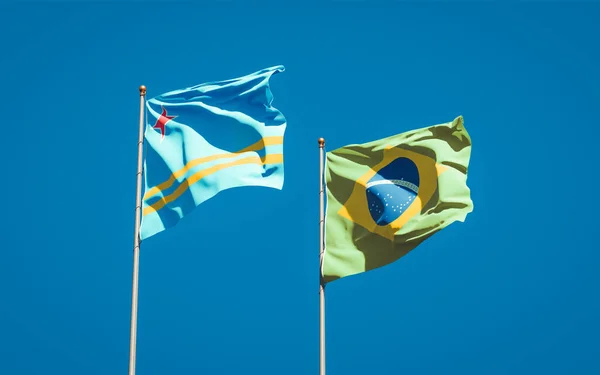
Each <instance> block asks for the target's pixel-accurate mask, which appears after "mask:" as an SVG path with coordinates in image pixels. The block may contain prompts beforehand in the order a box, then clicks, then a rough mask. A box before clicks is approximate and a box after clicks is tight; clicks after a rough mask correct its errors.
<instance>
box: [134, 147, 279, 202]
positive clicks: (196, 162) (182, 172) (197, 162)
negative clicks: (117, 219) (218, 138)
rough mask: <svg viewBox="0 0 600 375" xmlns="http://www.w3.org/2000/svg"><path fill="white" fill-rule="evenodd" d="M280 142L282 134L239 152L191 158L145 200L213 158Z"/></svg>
mask: <svg viewBox="0 0 600 375" xmlns="http://www.w3.org/2000/svg"><path fill="white" fill-rule="evenodd" d="M280 144H283V137H282V136H276V137H264V138H262V139H261V140H260V141H258V142H256V143H254V144H252V145H250V146H248V147H246V148H243V149H241V150H240V151H237V152H233V153H227V154H217V155H209V156H205V157H202V158H198V159H194V160H190V161H189V162H188V163H187V164H186V165H185V166H184V167H183V168H181V169H180V170H178V171H176V172H174V173H173V174H172V175H171V176H170V177H169V179H168V180H167V181H165V182H163V183H161V184H159V185H156V186H155V187H153V188H152V189H150V190H148V191H147V192H146V194H144V200H146V199H148V198H150V197H152V196H153V195H156V194H158V193H160V192H161V191H162V190H165V189H168V188H170V187H171V185H173V183H175V181H177V179H178V178H180V177H182V176H183V175H185V174H186V173H187V172H188V171H189V170H190V169H192V168H194V167H196V166H198V165H200V164H202V163H206V162H209V161H213V160H219V159H226V158H233V157H235V156H238V155H240V154H243V153H244V152H250V151H258V150H262V149H263V148H265V146H272V145H280Z"/></svg>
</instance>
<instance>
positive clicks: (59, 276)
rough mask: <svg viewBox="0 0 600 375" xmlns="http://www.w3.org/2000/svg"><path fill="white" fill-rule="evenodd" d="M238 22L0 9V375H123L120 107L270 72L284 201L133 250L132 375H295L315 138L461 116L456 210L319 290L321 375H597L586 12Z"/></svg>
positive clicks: (238, 207)
mask: <svg viewBox="0 0 600 375" xmlns="http://www.w3.org/2000/svg"><path fill="white" fill-rule="evenodd" d="M249 3H250V2H242V1H221V2H216V1H211V2H208V1H205V2H199V3H197V4H191V3H183V2H181V3H174V4H170V3H169V4H168V3H166V2H157V1H155V2H141V1H139V2H138V1H130V2H92V3H88V4H83V3H75V2H50V1H47V2H45V1H38V2H10V1H9V2H3V3H2V4H0V13H1V14H2V22H0V35H1V39H2V52H1V53H0V68H1V69H0V87H1V90H0V103H2V111H3V115H2V119H3V123H2V129H3V132H2V147H0V157H1V158H2V160H3V163H2V164H3V168H2V173H1V174H0V175H1V176H2V186H3V190H2V191H3V195H4V196H5V198H6V200H5V201H4V206H3V210H2V211H3V213H4V215H3V219H2V225H1V226H0V233H1V235H0V300H1V301H2V302H1V303H0V337H1V339H0V373H1V374H7V375H12V374H15V375H17V374H19V375H28V374H60V375H70V374H88V375H93V374H103V375H104V374H119V373H123V374H125V373H126V372H127V366H128V349H129V313H130V303H131V265H132V245H133V220H134V205H135V181H136V180H135V169H136V155H137V154H136V142H137V121H138V118H137V116H138V110H139V109H138V100H139V96H138V87H139V86H140V85H141V84H144V85H146V86H147V87H148V96H149V97H152V96H155V95H158V94H160V93H163V92H166V91H170V90H173V89H179V88H183V87H187V86H191V85H195V84H198V83H201V82H205V81H212V80H221V79H228V78H233V77H237V76H241V75H244V74H248V73H251V72H254V71H256V70H259V69H262V68H264V67H267V66H273V65H278V64H283V65H284V66H285V67H286V71H285V72H284V73H282V74H278V75H276V76H274V77H273V79H272V89H273V94H274V96H275V100H274V105H275V106H276V107H277V108H278V109H280V110H281V111H282V112H283V113H284V115H285V116H286V118H287V120H288V129H287V132H286V138H285V139H286V140H285V142H286V144H285V151H284V153H285V173H286V176H285V185H284V189H283V190H282V191H276V190H272V189H266V188H244V189H236V190H230V191H226V192H223V193H221V194H219V195H218V196H217V197H215V198H214V199H212V200H210V201H208V202H206V203H205V204H203V205H201V206H199V207H198V208H197V209H196V210H195V211H194V213H193V214H192V215H190V216H188V217H186V218H185V219H184V220H182V221H181V222H180V223H179V224H178V225H177V226H176V227H174V228H172V229H169V230H168V231H165V232H163V233H161V234H159V235H157V236H155V237H153V238H151V239H149V240H147V241H145V242H144V243H143V245H142V252H141V268H140V305H139V331H138V352H137V358H138V361H137V368H138V374H143V375H154V374H179V373H185V374H209V373H210V374H239V373H257V374H263V375H266V374H282V373H285V374H289V375H294V374H316V373H317V371H318V362H319V357H318V351H319V347H318V343H319V341H318V236H319V231H318V215H319V206H318V203H319V201H318V182H319V181H318V167H319V166H318V148H317V139H318V138H319V137H325V138H326V142H327V148H328V149H329V150H332V149H334V148H337V147H341V146H344V145H346V144H349V143H363V142H368V141H371V140H375V139H379V138H383V137H387V136H389V135H392V134H397V133H400V132H403V131H407V130H410V129H413V128H419V127H423V126H427V125H433V124H438V123H442V122H447V121H451V120H452V119H453V118H455V117H456V116H457V115H463V116H464V119H465V125H466V128H467V129H468V131H469V133H470V135H471V137H472V140H473V149H472V156H471V164H470V170H469V177H468V184H469V187H470V188H471V191H472V199H473V202H474V211H473V213H471V214H470V215H469V216H468V217H467V220H466V222H465V223H455V224H452V225H451V226H449V227H448V228H446V229H444V230H443V231H442V232H440V233H438V234H436V235H435V236H434V237H432V238H431V239H429V240H428V241H426V242H425V243H424V244H422V245H421V246H420V247H419V248H418V249H416V250H414V251H413V252H411V253H410V254H409V255H408V256H406V257H404V258H402V259H400V260H399V261H397V262H395V263H393V264H391V265H389V266H386V267H383V268H380V269H377V270H374V271H371V272H368V273H365V274H361V275H357V276H352V277H348V278H346V279H343V280H339V281H336V282H334V283H333V284H331V285H330V286H329V287H328V294H327V368H328V374H331V375H336V374H345V375H353V374H390V375H392V374H393V375H395V374H436V375H437V374H461V375H468V374H477V375H480V374H490V375H492V374H511V375H518V374H532V373H540V374H541V373H543V374H570V373H573V374H582V375H583V374H597V373H600V362H599V361H598V358H599V356H600V344H598V336H599V335H600V323H599V321H598V319H597V317H598V316H599V314H600V302H599V300H598V298H597V291H598V288H599V287H600V277H599V276H598V272H597V270H598V267H599V266H600V254H599V253H598V251H597V249H598V247H597V245H594V243H595V242H596V236H595V234H596V232H597V231H596V221H597V216H596V213H597V212H598V208H599V207H598V201H597V199H596V198H595V196H594V195H595V191H596V190H597V185H596V181H597V176H596V175H595V174H596V173H597V169H598V168H597V162H596V161H595V160H594V157H595V155H596V151H597V145H596V142H597V139H598V135H599V134H598V133H599V132H598V126H597V122H598V119H599V118H600V116H598V115H599V113H598V103H599V102H600V92H599V91H598V87H600V73H599V71H598V66H600V50H599V49H598V43H597V36H598V35H600V25H598V22H597V19H598V14H600V12H599V11H600V4H597V3H594V2H585V3H584V2H581V3H567V2H541V1H539V2H529V3H517V2H512V3H509V4H504V5H502V4H499V3H475V2H460V3H458V2H456V3H451V2H427V3H423V4H416V3H409V2H383V1H321V2H306V1H305V2H301V3H291V2H289V3H287V2H280V3H277V2H252V3H253V5H250V4H249Z"/></svg>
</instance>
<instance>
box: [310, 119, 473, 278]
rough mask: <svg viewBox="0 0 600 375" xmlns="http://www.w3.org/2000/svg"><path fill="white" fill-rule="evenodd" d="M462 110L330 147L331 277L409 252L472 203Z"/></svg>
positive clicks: (327, 268) (325, 269) (327, 273)
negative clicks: (396, 131) (442, 118)
mask: <svg viewBox="0 0 600 375" xmlns="http://www.w3.org/2000/svg"><path fill="white" fill-rule="evenodd" d="M470 157H471V138H470V137H469V134H468V133H467V130H466V129H465V127H464V124H463V118H462V116H460V117H457V118H456V119H454V121H452V122H448V123H444V124H440V125H434V126H430V127H426V128H422V129H417V130H413V131H409V132H406V133H402V134H398V135H394V136H391V137H388V138H385V139H380V140H376V141H373V142H369V143H365V144H360V145H349V146H345V147H342V148H339V149H337V150H334V151H331V152H328V153H327V165H326V176H325V179H326V189H327V212H326V217H325V254H324V256H323V264H322V276H323V278H324V280H325V282H331V281H333V280H336V279H339V278H342V277H346V276H349V275H353V274H357V273H361V272H366V271H369V270H372V269H375V268H378V267H381V266H384V265H386V264H389V263H391V262H393V261H395V260H397V259H399V258H400V257H402V256H404V255H406V254H407V253H408V252H409V251H411V250H413V249H414V248H415V247H416V246H418V245H419V244H420V243H422V242H423V241H424V240H426V239H427V238H429V237H430V236H432V235H433V234H434V233H436V232H438V231H439V230H441V229H442V228H444V227H446V226H448V225H450V224H451V223H452V222H454V221H456V220H459V221H464V220H465V217H466V216H467V214H468V213H470V212H471V211H472V210H473V202H472V201H471V196H470V190H469V187H468V186H467V183H466V182H467V170H468V166H469V159H470Z"/></svg>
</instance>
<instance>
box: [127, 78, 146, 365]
mask: <svg viewBox="0 0 600 375" xmlns="http://www.w3.org/2000/svg"><path fill="white" fill-rule="evenodd" d="M145 98H146V87H145V86H140V126H139V135H138V165H137V187H136V199H135V229H134V235H133V282H132V290H131V332H130V337H129V375H135V354H136V338H137V312H138V279H139V269H140V224H141V218H142V170H143V169H142V158H143V151H144V148H143V146H144V102H145Z"/></svg>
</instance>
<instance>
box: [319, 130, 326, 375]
mask: <svg viewBox="0 0 600 375" xmlns="http://www.w3.org/2000/svg"><path fill="white" fill-rule="evenodd" d="M324 148H325V139H324V138H319V162H320V168H319V170H320V173H319V185H320V192H319V199H320V221H319V227H320V232H321V233H320V241H319V264H320V266H319V273H320V275H319V279H320V281H319V299H320V303H319V305H320V313H319V328H320V329H319V331H320V332H319V336H320V349H321V351H320V358H321V361H320V375H325V282H324V280H323V255H324V251H325V249H324V245H325V242H324V238H323V234H324V226H325V214H324V191H323V179H324V176H323V153H324Z"/></svg>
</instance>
